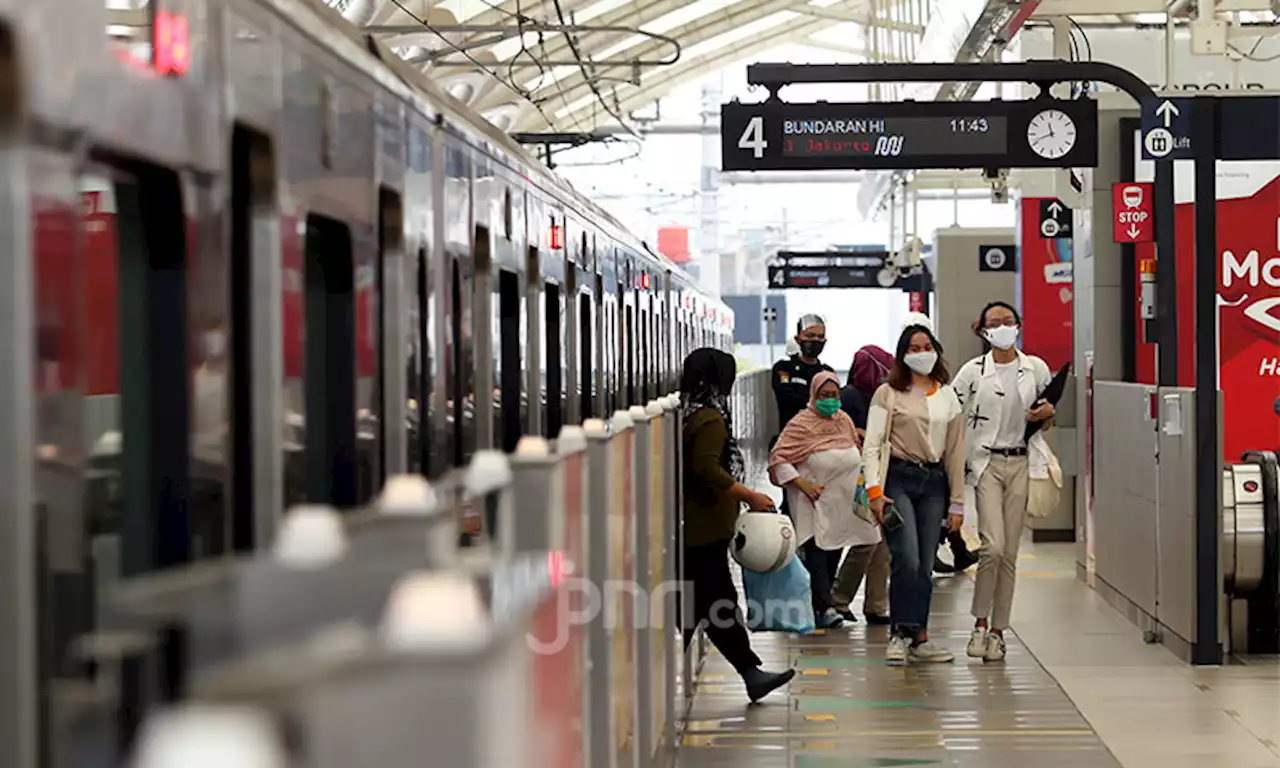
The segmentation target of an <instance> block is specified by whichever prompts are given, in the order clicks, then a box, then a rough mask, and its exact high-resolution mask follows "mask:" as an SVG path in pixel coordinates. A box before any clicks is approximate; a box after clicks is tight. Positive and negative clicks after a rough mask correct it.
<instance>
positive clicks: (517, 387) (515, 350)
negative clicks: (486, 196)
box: [493, 178, 528, 453]
mask: <svg viewBox="0 0 1280 768" xmlns="http://www.w3.org/2000/svg"><path fill="white" fill-rule="evenodd" d="M498 183H499V185H500V187H501V190H500V192H499V193H498V198H499V199H500V200H501V206H502V207H501V212H500V214H499V215H500V216H501V221H500V222H495V224H497V225H498V226H499V227H500V229H499V230H498V233H497V236H496V237H495V238H494V242H495V246H496V260H495V265H494V267H495V269H496V271H497V278H498V279H497V283H496V286H495V292H494V300H495V306H494V323H493V332H494V334H495V337H496V343H495V344H494V351H493V359H494V384H495V385H496V386H497V390H498V391H497V402H496V406H497V412H496V413H495V418H494V441H495V442H494V445H496V446H499V447H501V448H502V450H504V451H506V452H508V453H510V452H512V451H514V450H515V448H516V443H517V442H518V441H519V440H520V436H521V435H523V434H524V433H525V428H526V425H527V424H528V409H527V405H526V402H527V401H526V398H525V392H524V384H523V380H522V379H523V376H524V374H523V369H524V361H523V360H522V357H524V355H522V350H524V349H526V347H527V344H528V323H527V321H526V316H525V304H524V302H525V292H524V290H523V276H522V272H523V270H524V269H525V268H526V262H525V260H524V259H522V258H521V257H520V252H521V250H522V248H523V245H524V238H523V227H521V228H520V229H519V230H518V231H519V232H520V234H521V236H520V237H517V236H516V231H517V229H516V226H515V205H514V203H513V202H512V192H511V186H510V183H509V181H508V180H507V179H504V178H499V179H498Z"/></svg>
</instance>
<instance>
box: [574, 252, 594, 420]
mask: <svg viewBox="0 0 1280 768" xmlns="http://www.w3.org/2000/svg"><path fill="white" fill-rule="evenodd" d="M594 250H595V249H593V248H588V242H587V237H586V235H585V234H583V237H582V264H581V268H580V269H579V270H578V293H577V303H578V318H577V319H578V332H577V336H578V391H579V392H581V393H582V394H581V398H582V412H581V419H580V420H579V421H585V420H587V419H590V418H593V417H595V416H596V415H597V414H596V410H597V408H598V404H597V401H596V398H597V391H596V386H595V383H596V363H595V360H596V346H597V343H596V339H595V332H594V331H595V314H596V312H595V300H594V296H593V294H592V288H593V285H592V283H593V277H594V272H595V258H594Z"/></svg>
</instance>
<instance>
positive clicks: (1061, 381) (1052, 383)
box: [1023, 363, 1071, 440]
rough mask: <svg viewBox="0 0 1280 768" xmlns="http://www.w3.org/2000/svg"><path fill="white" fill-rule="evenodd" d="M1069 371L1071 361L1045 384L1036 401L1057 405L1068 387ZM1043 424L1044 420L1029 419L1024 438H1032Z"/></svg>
mask: <svg viewBox="0 0 1280 768" xmlns="http://www.w3.org/2000/svg"><path fill="white" fill-rule="evenodd" d="M1069 373H1071V363H1067V364H1065V365H1063V366H1062V369H1061V370H1059V371H1058V372H1057V373H1055V374H1054V375H1053V378H1052V379H1050V380H1049V383H1048V384H1047V385H1046V386H1045V388H1044V391H1043V392H1041V393H1040V396H1039V397H1037V398H1036V402H1037V403H1039V402H1040V401H1041V400H1043V401H1045V402H1048V403H1050V404H1052V405H1054V406H1055V407H1056V406H1057V405H1058V401H1059V400H1061V399H1062V390H1064V389H1066V388H1067V375H1068V374H1069ZM1043 426H1044V422H1043V421H1028V422H1027V430H1026V434H1024V435H1023V439H1024V440H1030V439H1031V436H1032V435H1034V434H1035V433H1036V432H1038V431H1039V430H1040V428H1041V427H1043Z"/></svg>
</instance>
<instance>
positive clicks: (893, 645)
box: [884, 635, 907, 664]
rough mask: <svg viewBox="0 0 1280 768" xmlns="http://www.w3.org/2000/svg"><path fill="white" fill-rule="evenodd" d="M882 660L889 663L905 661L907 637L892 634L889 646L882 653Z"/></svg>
mask: <svg viewBox="0 0 1280 768" xmlns="http://www.w3.org/2000/svg"><path fill="white" fill-rule="evenodd" d="M884 660H885V661H887V662H889V663H890V664H904V663H906V661H907V638H905V637H902V636H900V635H894V636H893V637H891V638H889V648H888V649H887V650H886V651H885V653H884Z"/></svg>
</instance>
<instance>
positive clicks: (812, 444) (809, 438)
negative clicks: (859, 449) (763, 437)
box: [769, 371, 858, 475]
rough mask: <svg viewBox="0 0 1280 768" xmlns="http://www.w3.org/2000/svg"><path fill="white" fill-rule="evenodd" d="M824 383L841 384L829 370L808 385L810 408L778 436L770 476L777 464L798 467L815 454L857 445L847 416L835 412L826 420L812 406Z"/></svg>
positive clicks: (840, 412)
mask: <svg viewBox="0 0 1280 768" xmlns="http://www.w3.org/2000/svg"><path fill="white" fill-rule="evenodd" d="M827 382H832V383H834V384H835V385H836V386H837V387H838V386H839V385H840V379H839V378H837V377H836V375H835V374H834V373H832V372H831V371H823V372H822V373H819V374H818V375H816V376H814V377H813V380H812V381H811V382H810V383H809V407H808V408H805V409H804V410H803V411H801V412H799V413H797V414H796V415H795V417H794V418H792V419H791V421H788V422H787V426H786V427H785V428H783V430H782V434H781V435H779V436H778V442H777V443H776V444H775V445H774V446H773V452H772V453H770V454H769V473H770V475H772V474H773V469H774V467H776V466H778V465H780V464H799V463H800V462H802V461H804V460H805V459H807V458H809V456H811V455H813V454H815V453H820V452H822V451H834V450H841V449H845V448H852V447H854V446H855V445H857V444H858V433H857V431H856V430H855V429H854V426H853V419H851V418H849V414H847V413H845V412H844V411H836V413H835V415H834V416H832V417H831V418H827V417H825V416H823V415H822V414H820V413H818V409H817V407H816V405H815V403H817V401H818V390H819V389H822V385H823V384H826V383H827Z"/></svg>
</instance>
